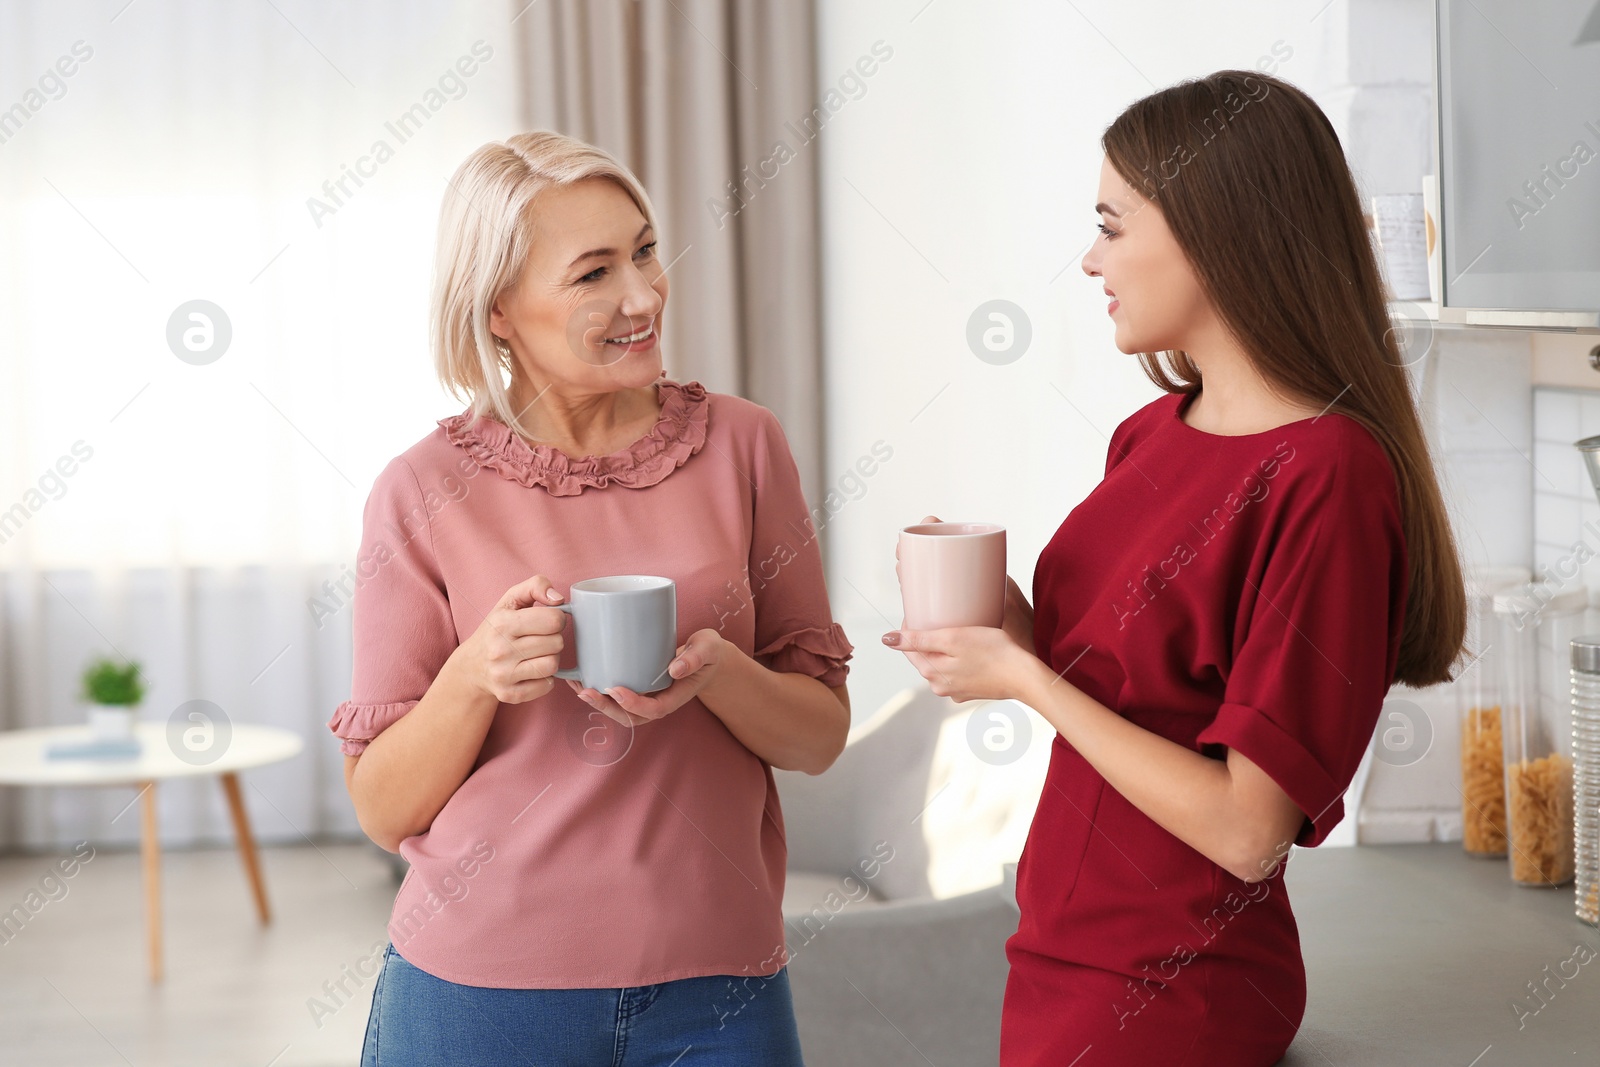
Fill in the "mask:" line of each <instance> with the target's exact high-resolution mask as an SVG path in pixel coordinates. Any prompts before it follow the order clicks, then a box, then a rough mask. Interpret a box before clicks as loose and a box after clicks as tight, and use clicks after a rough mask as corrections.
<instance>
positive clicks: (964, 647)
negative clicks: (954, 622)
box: [883, 626, 1042, 703]
mask: <svg viewBox="0 0 1600 1067" xmlns="http://www.w3.org/2000/svg"><path fill="white" fill-rule="evenodd" d="M883 643H884V644H886V645H888V646H889V647H890V648H896V649H899V650H900V651H901V652H905V653H907V654H908V655H909V657H910V659H911V664H912V666H914V667H916V668H917V673H918V674H920V675H922V677H923V678H925V679H927V681H928V686H929V688H930V689H932V690H933V694H934V696H941V697H949V698H950V699H952V700H954V701H957V702H958V703H959V702H961V701H966V700H984V699H988V700H1016V699H1020V698H1021V696H1022V693H1023V692H1024V689H1025V684H1024V683H1025V681H1026V680H1027V678H1028V672H1029V671H1030V670H1036V669H1037V668H1039V667H1040V666H1042V663H1041V662H1040V660H1039V658H1038V657H1037V656H1035V655H1034V654H1033V653H1032V652H1031V651H1029V650H1028V649H1026V648H1023V647H1022V646H1021V645H1020V644H1018V643H1017V642H1016V640H1015V639H1014V638H1013V637H1012V636H1011V635H1010V634H1009V633H1007V632H1006V631H1005V630H1002V629H1000V628H999V627H995V626H954V627H951V628H949V629H945V630H904V629H901V630H891V631H889V632H888V633H886V634H884V635H883Z"/></svg>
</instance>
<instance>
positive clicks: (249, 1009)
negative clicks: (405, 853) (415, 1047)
mask: <svg viewBox="0 0 1600 1067" xmlns="http://www.w3.org/2000/svg"><path fill="white" fill-rule="evenodd" d="M58 858H59V857H56V856H45V855H37V856H20V857H18V856H12V857H7V858H5V859H3V860H0V911H10V910H11V908H12V907H13V906H15V905H18V904H22V903H23V902H24V901H25V900H26V898H27V896H28V894H29V892H30V891H39V890H40V888H41V879H43V878H44V877H45V876H46V875H47V873H48V872H49V871H50V869H51V865H52V863H53V862H54V861H55V860H56V859H58ZM262 865H263V869H264V873H265V877H266V880H267V892H268V897H269V900H270V901H271V903H272V906H273V913H274V916H273V923H272V925H271V926H267V927H262V926H261V925H260V924H259V923H258V922H257V920H256V916H255V908H254V905H253V904H252V902H251V899H250V894H249V890H248V888H247V885H246V882H245V878H244V873H243V871H242V870H241V868H240V864H239V857H238V854H237V853H236V852H234V851H233V850H232V849H215V850H200V851H188V852H168V853H167V854H166V855H165V857H164V863H163V876H164V882H163V893H164V896H165V900H164V909H163V910H164V913H165V922H166V969H167V975H166V980H165V982H163V983H162V984H161V985H158V986H152V985H151V984H150V982H149V981H148V979H147V977H146V954H145V931H144V900H143V895H142V893H141V890H140V886H141V881H140V874H139V857H138V854H137V853H134V852H107V851H100V852H98V853H97V854H96V855H95V856H94V858H93V859H92V860H90V862H89V863H88V864H86V865H85V866H83V867H82V869H81V870H79V871H78V872H77V874H76V875H75V876H74V877H73V878H71V879H69V880H64V881H63V882H62V883H61V885H64V886H65V888H66V893H65V895H62V893H61V890H60V889H59V888H56V887H54V886H51V885H48V884H46V885H45V887H44V888H45V889H47V890H49V893H48V895H49V896H54V897H56V898H57V899H53V900H49V901H48V903H46V904H44V906H43V907H40V908H38V910H37V913H36V914H34V915H33V916H32V918H31V919H30V920H29V921H28V923H27V925H26V926H24V927H23V928H22V929H21V931H20V932H18V933H16V934H15V935H14V936H11V939H10V940H9V941H7V940H5V939H4V937H3V936H0V1063H6V1064H11V1063H16V1064H27V1065H28V1067H56V1065H63V1067H65V1065H71V1067H86V1065H91V1064H115V1065H123V1064H128V1065H132V1067H190V1065H194V1067H219V1065H234V1064H239V1065H257V1067H267V1065H269V1064H270V1065H271V1067H354V1065H355V1064H356V1063H357V1062H358V1060H359V1058H360V1050H361V1036H362V1032H363V1031H364V1029H365V1026H366V1019H367V1008H368V1005H369V1003H370V998H371V992H372V983H371V981H370V979H369V980H366V981H365V982H362V983H360V985H359V986H357V985H356V984H355V983H353V982H351V981H350V980H349V979H348V978H345V977H344V976H345V974H347V973H348V972H346V971H345V970H344V969H345V968H346V967H347V966H348V967H354V966H355V965H356V964H357V962H358V961H359V960H361V959H362V958H363V957H365V956H366V955H367V954H368V953H369V952H371V950H372V948H373V946H374V944H377V945H378V946H380V947H381V945H382V944H383V943H384V940H385V935H384V923H385V921H386V920H387V918H388V914H389V907H390V905H391V904H392V903H393V900H394V892H395V885H394V882H393V880H392V879H391V876H390V872H389V868H388V867H387V866H386V865H385V864H384V863H383V859H382V854H381V853H379V852H378V851H377V850H376V849H375V848H374V847H373V846H371V845H322V846H320V847H318V848H312V847H310V846H302V847H298V848H268V849H263V850H262ZM45 898H47V895H46V894H45V893H42V892H41V894H40V897H39V898H35V907H37V901H38V900H39V899H45ZM341 978H344V981H345V987H346V988H347V989H351V990H352V991H353V995H352V996H350V997H348V998H340V999H343V1000H344V1003H343V1004H342V1005H341V1004H337V1002H336V1001H335V1000H334V999H333V998H331V997H329V995H328V994H327V993H326V992H325V991H324V988H323V986H324V983H327V982H331V981H338V980H340V979H341ZM313 998H321V999H322V1002H323V1003H324V1005H326V1006H327V1007H329V1008H334V1009H335V1010H334V1011H333V1013H332V1014H331V1015H329V1014H326V1012H323V1013H320V1015H319V1013H316V1012H314V1010H313V1009H314V1005H313V1004H312V999H313Z"/></svg>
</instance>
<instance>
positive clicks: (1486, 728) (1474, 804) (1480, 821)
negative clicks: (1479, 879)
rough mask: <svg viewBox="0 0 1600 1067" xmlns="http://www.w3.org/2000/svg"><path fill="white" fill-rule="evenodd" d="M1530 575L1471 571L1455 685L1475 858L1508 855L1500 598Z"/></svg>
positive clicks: (1464, 821) (1517, 570)
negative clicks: (1463, 658)
mask: <svg viewBox="0 0 1600 1067" xmlns="http://www.w3.org/2000/svg"><path fill="white" fill-rule="evenodd" d="M1528 578H1529V574H1528V569H1527V568H1526V567H1475V568H1472V569H1470V570H1469V571H1468V572H1467V575H1466V579H1467V583H1466V584H1467V635H1466V647H1467V652H1468V655H1469V659H1468V660H1467V665H1466V666H1465V667H1464V668H1462V671H1461V673H1460V674H1459V675H1457V676H1456V679H1455V681H1454V682H1453V683H1452V686H1453V688H1454V689H1455V695H1456V712H1457V719H1458V722H1459V726H1460V729H1459V731H1458V733H1459V737H1460V739H1461V847H1462V848H1464V849H1466V850H1467V852H1468V853H1469V854H1471V855H1474V856H1504V855H1505V854H1506V773H1505V760H1504V757H1503V755H1502V754H1501V750H1500V673H1499V659H1500V657H1499V655H1498V654H1497V652H1496V650H1495V642H1496V641H1497V640H1498V637H1499V635H1498V634H1497V633H1496V632H1495V621H1494V619H1495V616H1494V598H1495V594H1497V593H1504V592H1509V591H1511V590H1514V589H1516V588H1518V587H1520V586H1524V585H1526V584H1527V583H1528Z"/></svg>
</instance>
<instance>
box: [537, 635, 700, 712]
mask: <svg viewBox="0 0 1600 1067" xmlns="http://www.w3.org/2000/svg"><path fill="white" fill-rule="evenodd" d="M726 649H727V642H725V641H724V640H723V639H722V635H721V634H719V633H718V632H717V631H716V630H713V629H711V628H709V627H707V628H706V629H703V630H696V631H695V632H694V633H692V634H690V635H689V640H687V641H685V642H684V643H683V644H681V645H679V646H678V651H677V655H676V656H675V657H674V659H673V660H672V662H671V663H670V664H668V666H667V674H668V675H670V676H671V678H672V679H673V681H672V684H671V685H669V686H668V687H667V688H665V689H663V690H661V691H659V692H656V693H648V694H646V693H636V692H634V691H633V690H632V689H629V688H628V687H627V686H621V685H618V686H613V687H612V688H611V689H610V690H609V691H608V692H605V693H601V692H599V691H598V690H594V689H585V688H584V687H583V686H582V685H580V684H579V683H577V682H575V681H572V680H571V679H568V680H567V685H569V686H571V687H572V691H573V692H574V693H577V694H578V696H579V697H580V698H582V699H583V701H584V702H585V703H587V704H588V705H589V706H590V707H592V708H596V709H598V710H599V711H602V712H604V713H605V714H606V715H609V716H610V717H611V718H613V719H615V720H617V721H618V722H620V723H622V725H624V726H638V725H639V724H640V723H646V722H654V721H655V720H656V719H660V718H663V717H665V716H667V715H670V714H672V713H673V712H674V711H677V710H678V709H679V708H681V707H683V706H684V705H685V704H687V703H688V702H689V701H690V700H693V699H694V698H695V697H696V696H698V695H699V693H700V691H701V690H702V689H704V688H705V687H706V686H707V685H710V684H711V681H712V679H714V678H715V677H716V676H717V669H718V668H719V667H720V666H721V665H722V662H723V655H724V653H725V651H726Z"/></svg>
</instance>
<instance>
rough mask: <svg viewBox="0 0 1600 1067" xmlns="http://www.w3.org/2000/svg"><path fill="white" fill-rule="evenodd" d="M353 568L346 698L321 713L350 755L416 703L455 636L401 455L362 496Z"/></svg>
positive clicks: (412, 478)
mask: <svg viewBox="0 0 1600 1067" xmlns="http://www.w3.org/2000/svg"><path fill="white" fill-rule="evenodd" d="M355 575H356V579H355V580H356V586H355V596H354V604H353V607H352V613H353V614H352V625H353V627H354V648H353V653H352V655H353V663H352V669H351V678H350V699H349V700H347V701H345V702H344V703H342V704H340V705H339V706H338V708H336V709H335V710H334V713H333V718H331V719H329V720H328V729H330V730H331V731H333V733H334V736H336V737H338V738H340V739H341V740H342V741H343V744H342V745H340V751H342V752H344V753H345V754H346V755H351V756H357V755H360V754H361V753H362V751H364V750H365V749H366V747H367V743H368V742H369V741H371V740H372V739H373V738H374V737H377V736H378V734H380V733H382V732H383V730H384V729H385V728H386V727H388V726H390V725H391V724H392V723H394V722H395V721H396V720H397V719H399V718H400V716H402V715H404V714H405V713H406V712H408V711H410V710H411V709H412V708H414V707H416V706H417V703H418V702H419V701H420V700H421V699H422V697H423V694H425V693H426V692H427V691H428V687H429V686H431V685H432V684H433V680H434V678H435V677H436V676H437V675H438V673H439V670H440V668H441V667H443V666H444V663H445V660H447V659H448V658H449V657H450V653H451V652H453V651H455V648H456V645H457V644H458V643H459V642H458V638H457V635H456V628H455V621H454V619H453V618H452V616H451V614H450V602H449V599H448V597H447V596H446V594H445V586H444V577H443V575H442V573H441V572H440V569H439V564H438V560H437V559H436V558H435V556H434V551H433V536H432V528H431V526H430V525H429V512H428V508H427V506H426V505H425V503H424V501H423V496H422V488H421V486H420V484H419V483H418V481H417V477H416V475H415V473H414V472H413V471H412V469H411V465H410V464H409V463H407V462H406V461H405V460H404V459H401V458H397V459H395V460H393V461H391V462H390V463H389V465H388V466H387V467H385V468H384V469H383V472H382V473H380V474H379V475H378V479H377V481H376V482H374V483H373V486H372V492H371V493H370V494H369V495H368V497H367V503H366V507H365V509H364V511H363V515H362V531H361V551H360V552H359V554H358V555H357V556H356V567H355Z"/></svg>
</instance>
